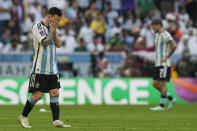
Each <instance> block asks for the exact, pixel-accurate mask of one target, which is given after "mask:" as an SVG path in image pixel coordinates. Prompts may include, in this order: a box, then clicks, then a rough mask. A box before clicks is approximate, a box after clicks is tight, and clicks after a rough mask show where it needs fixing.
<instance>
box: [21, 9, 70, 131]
mask: <svg viewBox="0 0 197 131" xmlns="http://www.w3.org/2000/svg"><path fill="white" fill-rule="evenodd" d="M61 15H62V13H61V10H60V9H58V8H56V7H52V8H50V9H49V12H48V14H47V16H46V18H45V19H44V20H43V21H41V22H39V23H37V24H35V25H34V26H33V29H32V33H33V47H34V60H33V66H32V74H31V77H30V82H29V93H32V95H31V96H30V97H29V98H28V99H27V101H26V104H25V107H24V109H23V112H22V114H21V115H20V116H19V117H18V121H19V123H20V124H21V126H22V127H24V128H31V126H30V125H29V122H28V117H27V116H28V114H29V113H30V111H31V110H32V108H33V107H34V105H35V104H36V102H37V101H38V100H40V99H41V98H42V96H43V94H44V93H49V94H50V107H51V111H52V116H53V123H52V126H53V127H71V126H70V125H66V124H64V123H63V122H62V121H60V120H59V99H58V98H59V88H60V80H59V75H58V68H57V56H56V47H57V48H60V47H61V46H62V41H61V40H60V37H59V36H58V34H57V32H56V28H57V26H58V21H59V20H60V17H61Z"/></svg>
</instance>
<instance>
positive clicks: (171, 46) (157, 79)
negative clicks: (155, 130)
mask: <svg viewBox="0 0 197 131" xmlns="http://www.w3.org/2000/svg"><path fill="white" fill-rule="evenodd" d="M152 28H153V30H154V32H155V36H154V43H155V52H156V60H155V67H154V76H153V86H154V87H155V88H156V89H157V90H158V91H159V92H160V93H161V99H160V105H159V106H156V107H154V108H151V110H153V111H157V110H165V108H164V104H165V99H166V98H167V99H168V100H169V101H170V103H169V105H168V110H169V109H171V108H172V107H173V104H174V103H175V102H176V99H175V98H173V97H172V96H171V95H170V94H169V93H167V87H166V82H167V81H169V80H170V66H171V65H170V59H169V58H170V56H171V55H172V54H173V53H174V51H175V50H176V48H177V46H176V42H175V41H174V40H173V38H172V36H171V35H170V33H168V32H167V31H165V30H164V29H163V28H162V21H161V20H159V19H156V20H153V21H152Z"/></svg>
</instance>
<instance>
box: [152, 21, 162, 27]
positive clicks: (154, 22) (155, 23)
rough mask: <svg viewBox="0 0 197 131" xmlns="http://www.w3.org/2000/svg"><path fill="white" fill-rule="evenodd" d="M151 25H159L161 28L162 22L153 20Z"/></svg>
mask: <svg viewBox="0 0 197 131" xmlns="http://www.w3.org/2000/svg"><path fill="white" fill-rule="evenodd" d="M152 25H161V26H163V24H162V21H161V20H160V19H155V20H153V21H152Z"/></svg>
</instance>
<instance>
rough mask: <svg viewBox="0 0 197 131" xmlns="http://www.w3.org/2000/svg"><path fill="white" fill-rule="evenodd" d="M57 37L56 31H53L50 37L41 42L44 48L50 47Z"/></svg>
mask: <svg viewBox="0 0 197 131" xmlns="http://www.w3.org/2000/svg"><path fill="white" fill-rule="evenodd" d="M54 37H55V30H51V31H50V32H49V34H48V36H47V37H46V38H45V39H44V40H43V41H42V42H41V44H42V45H43V46H48V45H49V44H50V42H51V41H52V40H54Z"/></svg>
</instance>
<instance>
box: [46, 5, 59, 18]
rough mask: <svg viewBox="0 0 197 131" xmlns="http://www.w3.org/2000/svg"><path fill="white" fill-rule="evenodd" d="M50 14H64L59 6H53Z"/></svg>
mask: <svg viewBox="0 0 197 131" xmlns="http://www.w3.org/2000/svg"><path fill="white" fill-rule="evenodd" d="M48 14H50V15H58V16H62V12H61V10H60V9H59V8H57V7H51V8H50V9H49V12H48Z"/></svg>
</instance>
